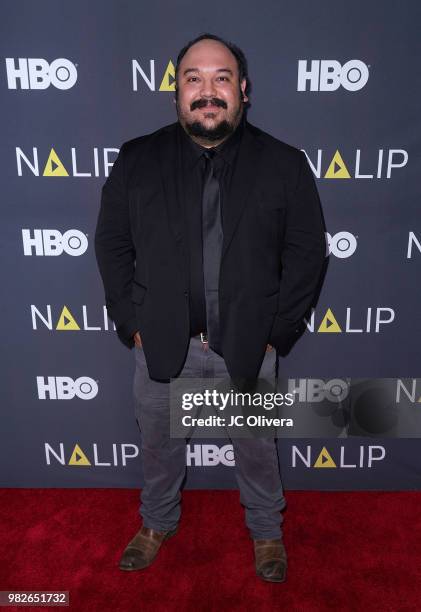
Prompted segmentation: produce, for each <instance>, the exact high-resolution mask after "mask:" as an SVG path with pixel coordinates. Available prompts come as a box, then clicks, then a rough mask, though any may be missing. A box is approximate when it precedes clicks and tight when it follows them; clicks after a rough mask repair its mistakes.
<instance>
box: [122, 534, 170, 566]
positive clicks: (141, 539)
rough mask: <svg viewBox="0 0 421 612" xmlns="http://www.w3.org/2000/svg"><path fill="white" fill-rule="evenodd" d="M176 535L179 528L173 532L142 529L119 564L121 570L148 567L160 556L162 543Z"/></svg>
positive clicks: (131, 541) (128, 546)
mask: <svg viewBox="0 0 421 612" xmlns="http://www.w3.org/2000/svg"><path fill="white" fill-rule="evenodd" d="M176 533H177V528H175V529H173V530H172V531H155V529H149V528H148V527H142V528H141V529H139V531H138V532H137V534H136V535H135V536H134V538H133V539H132V540H130V542H129V543H128V545H127V547H126V550H125V551H124V553H123V556H122V557H121V560H120V563H119V567H120V569H122V570H126V571H132V570H139V569H143V568H144V567H148V565H150V564H151V563H152V561H153V560H154V559H155V557H156V555H157V554H158V550H159V549H160V547H161V544H162V542H164V540H168V538H170V537H171V536H173V535H175V534H176Z"/></svg>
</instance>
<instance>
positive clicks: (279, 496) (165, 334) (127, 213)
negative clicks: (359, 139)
mask: <svg viewBox="0 0 421 612" xmlns="http://www.w3.org/2000/svg"><path fill="white" fill-rule="evenodd" d="M249 92H250V83H249V79H248V74H247V63H246V59H245V57H244V54H243V53H242V51H241V50H240V49H238V47H236V46H235V45H232V44H231V43H228V42H226V41H224V40H222V39H221V38H219V37H217V36H213V35H211V34H204V35H202V36H199V37H198V38H196V39H195V40H193V41H191V42H189V43H188V44H187V45H186V46H185V47H184V48H183V49H182V50H181V51H180V54H179V56H178V59H177V66H176V98H175V103H176V108H177V115H178V121H177V122H176V123H173V124H171V125H168V126H165V127H163V128H161V129H159V130H157V131H156V132H154V133H152V134H148V135H146V136H141V137H139V138H135V139H133V140H130V141H128V142H126V143H124V144H123V146H122V147H121V149H120V153H119V155H118V157H117V159H116V161H115V163H114V165H113V168H112V171H111V173H110V176H109V177H108V179H107V181H106V183H105V184H104V187H103V191H102V199H101V208H100V212H99V217H98V222H97V228H96V234H95V251H96V257H97V261H98V266H99V270H100V273H101V276H102V280H103V283H104V289H105V299H106V306H107V310H108V313H109V315H110V317H111V319H112V320H113V321H114V322H115V325H116V329H117V334H118V337H119V338H120V340H121V341H122V342H123V343H124V344H125V345H126V346H127V347H128V348H132V347H133V346H134V347H135V355H136V372H135V378H134V396H135V400H136V416H137V420H138V423H139V427H140V430H141V434H142V442H141V452H142V466H143V472H144V479H145V484H144V488H143V490H142V493H141V506H140V514H141V516H142V519H143V525H142V527H141V529H140V530H139V531H138V532H137V533H136V535H135V536H134V537H133V539H132V540H131V541H130V542H129V544H128V545H127V547H126V549H125V551H124V554H123V556H122V559H121V561H120V568H121V569H123V570H136V569H142V568H144V567H147V566H148V565H150V564H151V563H152V562H153V560H154V559H155V557H156V555H157V553H158V550H159V548H160V546H161V544H162V543H163V542H164V541H165V540H166V539H167V538H169V537H171V536H172V535H174V534H175V533H176V531H177V526H178V522H179V519H180V498H181V493H180V489H181V486H182V483H183V480H184V477H185V472H186V443H185V440H184V439H176V438H171V437H170V433H169V431H170V425H169V423H170V416H169V381H170V378H172V377H177V376H180V375H182V376H191V377H212V376H214V377H224V376H225V377H226V376H230V377H231V378H232V379H240V380H249V379H252V380H253V379H255V378H256V377H270V376H275V371H276V366H277V357H278V356H279V355H281V356H284V355H286V354H287V353H288V352H289V351H290V349H291V347H292V346H293V344H294V343H295V341H296V340H297V338H298V336H299V334H300V332H301V331H303V329H304V322H303V317H304V315H305V314H306V312H307V311H308V309H309V308H310V306H311V304H312V301H313V299H314V297H315V295H316V293H317V290H318V286H319V281H320V278H321V273H322V268H323V264H324V257H325V250H326V247H325V234H324V223H323V218H322V213H321V207H320V200H319V197H318V193H317V189H316V186H315V182H314V178H313V175H312V173H311V170H310V168H309V166H308V163H307V161H306V158H305V155H304V153H302V152H301V151H299V150H298V149H296V148H294V147H292V146H290V145H287V144H286V143H283V142H281V141H279V140H277V139H275V138H273V137H272V136H270V135H269V134H267V133H265V132H263V131H262V130H260V129H258V128H256V127H255V126H252V125H251V124H250V123H248V121H247V120H246V114H245V110H246V107H247V103H248V99H249V98H248V94H249ZM273 347H274V348H275V349H276V350H274V348H273ZM232 442H233V447H234V457H235V471H236V478H237V482H238V485H239V489H240V500H241V503H242V504H243V506H244V507H245V519H246V525H247V527H248V528H249V531H250V536H251V538H252V540H253V547H254V559H255V568H256V574H257V575H258V576H259V577H261V578H262V579H264V580H268V581H272V582H282V581H284V580H285V576H286V567H287V558H286V552H285V547H284V544H283V540H282V532H281V523H282V515H281V514H280V512H281V510H283V509H284V507H285V505H286V502H285V498H284V496H283V490H282V484H281V478H280V473H279V462H278V454H277V447H276V440H275V439H273V438H268V437H266V438H252V439H249V438H243V439H235V440H234V439H233V440H232Z"/></svg>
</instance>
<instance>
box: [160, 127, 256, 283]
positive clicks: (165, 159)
mask: <svg viewBox="0 0 421 612" xmlns="http://www.w3.org/2000/svg"><path fill="white" fill-rule="evenodd" d="M176 126H177V124H176V123H173V124H171V125H169V126H168V127H167V128H166V129H164V130H163V131H162V133H161V136H160V140H159V142H158V152H157V161H158V164H159V169H160V175H161V180H162V187H163V190H164V193H165V203H166V209H167V215H168V221H169V226H170V230H171V232H172V234H173V236H174V239H175V243H176V245H177V249H178V253H179V255H180V264H181V268H182V274H183V276H184V280H185V283H186V286H187V284H188V257H187V251H186V249H187V244H186V239H184V240H183V236H184V215H183V207H182V197H181V193H180V183H181V181H180V180H179V178H180V176H181V174H180V173H181V168H180V167H179V159H178V154H177V130H176ZM263 146H264V145H263V144H262V142H261V141H260V140H259V138H258V136H257V135H256V134H255V133H254V131H253V126H250V124H249V123H248V122H247V121H246V122H245V126H244V132H243V135H242V139H241V143H240V147H239V151H238V157H237V162H236V167H235V170H234V173H233V176H232V179H231V187H230V190H229V193H228V197H227V205H226V209H225V210H224V238H223V243H222V256H221V263H222V261H223V259H224V257H225V255H226V252H227V250H228V248H229V245H230V243H231V240H232V238H233V236H234V234H235V230H236V229H237V227H238V224H239V222H240V219H241V215H242V213H243V211H244V209H245V207H246V204H247V202H248V198H249V197H250V195H251V194H252V192H253V187H254V184H255V181H256V177H257V175H258V171H259V163H260V161H261V159H262V155H261V151H262V148H263Z"/></svg>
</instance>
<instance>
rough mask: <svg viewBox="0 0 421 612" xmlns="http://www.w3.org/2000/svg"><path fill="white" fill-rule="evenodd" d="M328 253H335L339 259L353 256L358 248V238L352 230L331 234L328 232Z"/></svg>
mask: <svg viewBox="0 0 421 612" xmlns="http://www.w3.org/2000/svg"><path fill="white" fill-rule="evenodd" d="M326 241H327V255H330V254H331V253H332V255H334V256H335V257H339V259H346V258H347V257H351V255H353V254H354V253H355V251H356V250H357V239H356V237H355V236H354V234H351V233H350V232H338V233H337V234H334V235H333V236H331V235H330V234H329V232H326Z"/></svg>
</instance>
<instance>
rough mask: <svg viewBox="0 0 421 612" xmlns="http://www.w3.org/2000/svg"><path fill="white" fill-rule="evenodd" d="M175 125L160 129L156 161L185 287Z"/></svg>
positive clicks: (186, 271) (184, 257)
mask: <svg viewBox="0 0 421 612" xmlns="http://www.w3.org/2000/svg"><path fill="white" fill-rule="evenodd" d="M176 126H177V124H176V123H172V124H171V125H169V126H168V127H167V128H165V129H164V130H163V131H162V133H161V135H160V139H159V141H158V152H157V162H158V165H159V170H160V175H161V182H162V188H163V190H164V194H165V206H166V210H167V216H168V223H169V227H170V231H171V233H172V234H173V236H174V240H175V244H176V248H177V252H178V254H179V258H178V259H179V263H180V271H181V274H182V276H183V278H184V284H185V286H186V287H187V286H188V274H189V268H188V257H187V250H186V249H187V244H186V238H184V234H185V232H184V215H183V207H182V195H181V193H180V184H181V180H180V178H181V174H180V173H181V168H180V165H179V158H178V149H177V144H178V143H177V130H176ZM183 238H184V239H183Z"/></svg>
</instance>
